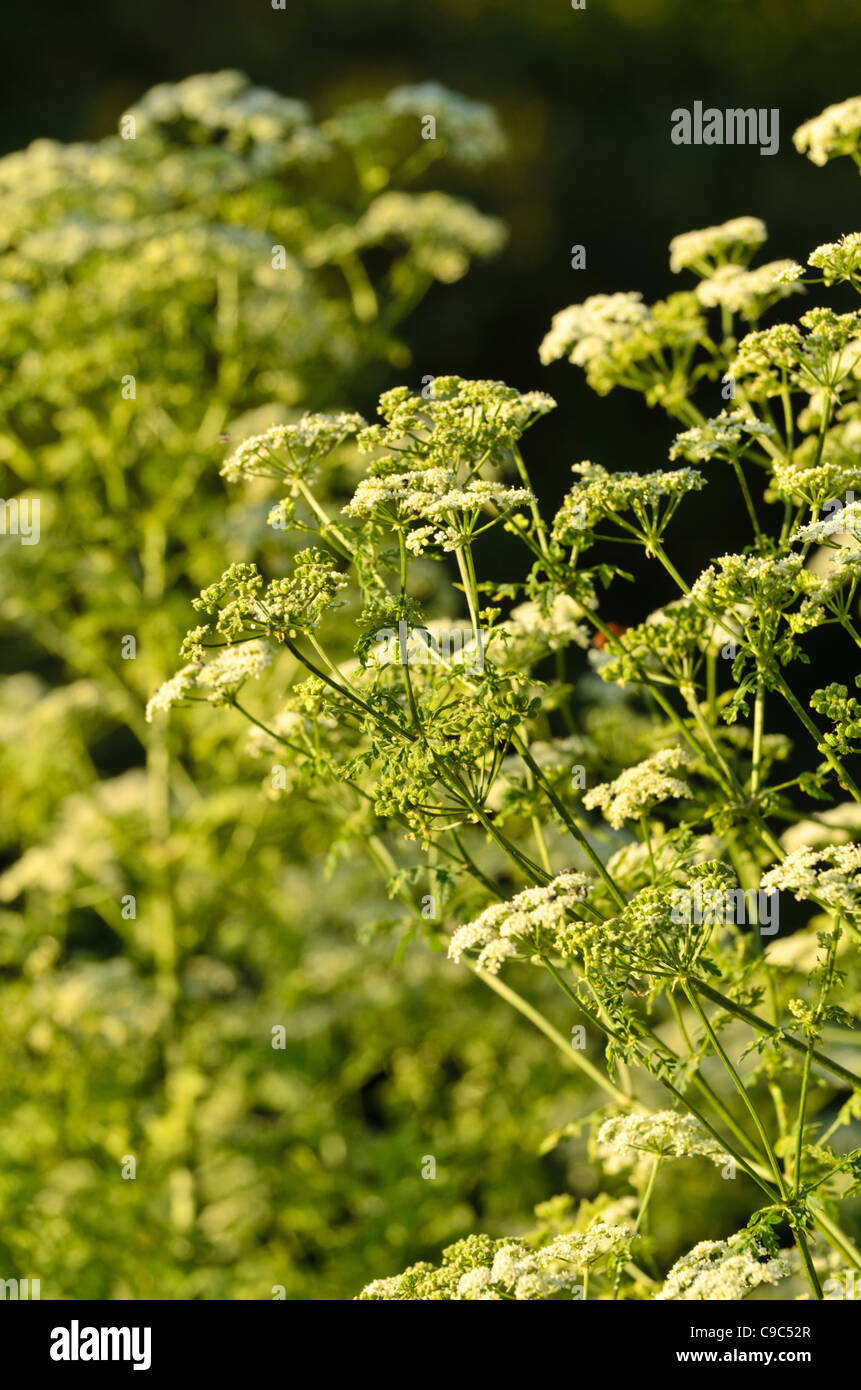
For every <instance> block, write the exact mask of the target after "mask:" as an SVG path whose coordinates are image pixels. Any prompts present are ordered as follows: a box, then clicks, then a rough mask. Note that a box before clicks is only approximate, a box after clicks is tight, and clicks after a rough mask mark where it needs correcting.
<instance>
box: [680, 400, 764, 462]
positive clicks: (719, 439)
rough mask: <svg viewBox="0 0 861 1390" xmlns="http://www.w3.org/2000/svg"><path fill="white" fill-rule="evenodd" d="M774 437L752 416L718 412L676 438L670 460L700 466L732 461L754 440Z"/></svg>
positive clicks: (742, 412) (738, 412)
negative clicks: (699, 463) (695, 462)
mask: <svg viewBox="0 0 861 1390" xmlns="http://www.w3.org/2000/svg"><path fill="white" fill-rule="evenodd" d="M775 433H776V431H775V429H774V427H773V426H772V425H768V424H766V422H765V421H764V420H758V419H757V418H756V416H755V415H747V414H745V412H744V411H742V410H731V411H727V410H722V411H721V413H720V415H717V416H715V417H714V419H711V420H706V422H705V424H704V425H696V426H694V428H693V429H689V430H683V431H682V433H681V434H677V435H676V439H675V443H674V444H673V446H672V448H671V449H670V458H671V459H676V458H680V457H681V458H688V459H696V460H700V461H703V462H704V461H706V460H708V459H711V458H715V457H720V456H724V457H728V458H732V457H733V456H734V455H736V454H739V453H741V452H742V450H743V449H745V448H746V447H747V446H748V444H750V443H752V442H753V440H754V439H757V438H759V437H760V436H762V435H769V434H775Z"/></svg>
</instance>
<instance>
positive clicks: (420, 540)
mask: <svg viewBox="0 0 861 1390" xmlns="http://www.w3.org/2000/svg"><path fill="white" fill-rule="evenodd" d="M533 500H534V494H533V493H532V492H531V491H530V490H529V488H525V487H507V486H506V485H505V484H504V483H499V482H492V481H489V480H487V479H484V478H474V479H472V481H470V482H468V483H466V484H465V485H463V486H460V485H459V484H458V482H457V476H456V474H455V473H454V472H453V471H452V470H451V469H448V468H434V467H432V468H417V469H412V470H410V471H409V472H407V473H386V474H382V475H380V476H378V477H371V478H363V479H362V480H361V482H360V483H359V484H358V486H357V488H356V491H355V493H354V494H353V497H352V499H351V501H349V502H348V503H347V505H346V506H345V507H343V508H342V510H343V511H344V512H345V513H346V514H347V516H357V517H371V516H373V517H378V518H382V519H384V520H388V521H393V520H401V521H405V520H413V519H415V520H422V521H430V522H433V523H434V526H436V527H441V528H443V529H440V530H436V531H435V530H434V527H433V526H425V527H422V528H420V530H419V531H418V532H415V533H413V535H412V536H411V537H410V538H408V540H407V545H408V546H409V549H410V550H412V551H413V553H414V554H421V552H422V551H423V550H424V549H425V547H426V546H427V545H429V544H430V543H431V542H435V543H436V544H438V545H442V546H443V548H444V549H446V550H451V549H454V548H455V546H456V544H457V543H458V541H459V540H460V536H461V532H460V530H459V529H458V527H457V525H456V522H457V519H458V517H460V518H461V520H462V521H463V522H464V523H465V522H468V520H469V519H470V518H474V517H476V516H477V515H478V513H479V512H481V511H483V510H486V509H491V510H494V509H495V510H496V511H497V512H503V513H504V512H508V511H511V509H512V508H513V507H518V506H522V505H523V504H524V503H526V502H531V501H533Z"/></svg>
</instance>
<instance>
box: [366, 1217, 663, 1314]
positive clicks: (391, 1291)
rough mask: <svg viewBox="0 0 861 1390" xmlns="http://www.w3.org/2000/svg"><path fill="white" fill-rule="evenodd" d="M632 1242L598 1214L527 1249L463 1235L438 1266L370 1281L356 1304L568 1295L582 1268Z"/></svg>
mask: <svg viewBox="0 0 861 1390" xmlns="http://www.w3.org/2000/svg"><path fill="white" fill-rule="evenodd" d="M635 1239H636V1236H635V1234H634V1232H633V1231H632V1230H631V1228H630V1227H628V1226H624V1225H618V1224H614V1223H610V1222H608V1221H605V1220H604V1219H603V1218H602V1217H600V1216H598V1217H596V1218H595V1219H593V1220H592V1221H591V1222H590V1224H589V1226H588V1227H587V1228H586V1230H585V1231H571V1232H566V1233H564V1234H562V1235H557V1236H554V1237H553V1239H552V1240H550V1241H549V1242H548V1243H547V1244H546V1245H542V1246H539V1247H538V1248H537V1249H532V1248H530V1246H529V1245H527V1244H526V1242H525V1241H522V1240H511V1239H507V1240H506V1239H502V1240H494V1239H492V1238H491V1237H490V1236H485V1235H474V1236H468V1237H467V1239H466V1240H459V1241H457V1242H456V1244H454V1245H450V1246H449V1247H448V1249H447V1250H444V1251H443V1262H442V1265H441V1266H439V1268H435V1267H434V1266H433V1265H431V1264H427V1263H425V1264H417V1265H413V1266H412V1267H411V1268H410V1269H407V1270H404V1272H403V1274H398V1275H395V1276H394V1277H392V1278H389V1279H375V1280H374V1281H373V1283H371V1284H368V1285H367V1286H366V1287H365V1288H364V1289H363V1290H362V1292H361V1293H360V1294H359V1295H358V1297H359V1299H361V1300H387V1301H388V1300H397V1301H404V1300H421V1301H423V1302H439V1301H443V1300H445V1301H452V1302H460V1301H463V1300H469V1301H472V1302H488V1301H493V1302H498V1301H501V1300H503V1299H516V1300H517V1301H519V1302H523V1301H535V1300H538V1299H541V1300H546V1299H553V1298H555V1297H568V1298H569V1299H570V1297H571V1292H572V1290H574V1289H576V1288H578V1286H579V1285H580V1284H581V1282H582V1278H583V1274H584V1273H585V1271H586V1270H589V1269H592V1268H593V1267H595V1266H599V1265H601V1264H602V1263H603V1262H605V1261H608V1260H609V1261H612V1259H613V1258H614V1257H616V1258H618V1257H619V1256H623V1255H626V1254H627V1253H628V1252H629V1251H630V1248H631V1245H632V1243H633V1242H634V1240H635Z"/></svg>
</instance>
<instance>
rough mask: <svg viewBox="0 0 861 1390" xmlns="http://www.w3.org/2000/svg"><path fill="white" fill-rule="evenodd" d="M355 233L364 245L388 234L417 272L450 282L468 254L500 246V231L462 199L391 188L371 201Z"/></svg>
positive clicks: (482, 254)
mask: <svg viewBox="0 0 861 1390" xmlns="http://www.w3.org/2000/svg"><path fill="white" fill-rule="evenodd" d="M357 236H358V239H359V241H360V242H361V244H362V245H364V246H376V245H379V244H381V243H382V242H385V241H388V240H390V239H391V238H397V239H399V240H401V241H403V242H405V243H406V245H407V246H409V248H410V250H411V252H412V255H413V258H414V261H415V264H416V265H417V266H418V268H419V270H424V271H426V272H427V274H428V275H431V276H433V277H434V279H436V280H441V281H442V282H443V284H446V285H451V284H454V282H455V281H456V280H460V279H461V277H462V276H464V275H465V274H466V272H467V271H468V269H469V262H470V258H471V257H473V256H480V257H482V258H483V259H489V258H490V257H491V256H494V255H496V253H497V252H498V251H499V250H501V249H502V246H503V244H504V242H505V229H504V227H503V225H502V223H501V222H500V221H499V220H498V219H497V218H495V217H487V216H485V214H484V213H481V212H479V211H478V209H477V208H475V207H473V205H472V203H469V202H467V201H466V199H464V198H452V197H451V196H450V194H448V193H400V192H397V191H395V190H392V191H391V192H388V193H381V194H380V196H379V197H378V198H375V199H374V201H373V202H372V203H371V205H370V207H369V208H368V210H367V212H366V213H365V214H364V215H363V217H362V219H361V221H360V222H359V224H358V228H357Z"/></svg>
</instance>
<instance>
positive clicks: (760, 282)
mask: <svg viewBox="0 0 861 1390" xmlns="http://www.w3.org/2000/svg"><path fill="white" fill-rule="evenodd" d="M801 274H803V272H802V269H801V266H800V265H798V264H797V262H796V261H769V262H768V264H767V265H760V266H757V267H756V269H755V270H743V269H742V268H741V266H737V265H722V266H720V267H719V268H718V269H717V270H716V271H715V273H714V275H712V276H710V277H709V279H708V280H701V281H700V283H699V284H698V285H697V288H696V296H697V299H698V300H699V301H700V303H701V304H704V305H705V306H706V308H709V309H713V308H715V307H720V308H723V309H729V310H730V312H731V313H733V314H741V316H742V317H743V318H746V319H758V318H759V317H760V315H761V314H763V313H764V311H765V310H766V309H767V308H769V307H770V306H771V305H772V304H776V303H777V301H778V300H779V299H784V298H785V297H786V295H788V294H792V293H793V292H794V291H797V290H800V289H801V286H800V285H796V284H795V283H794V281H795V280H797V279H798V276H799V275H801Z"/></svg>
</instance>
